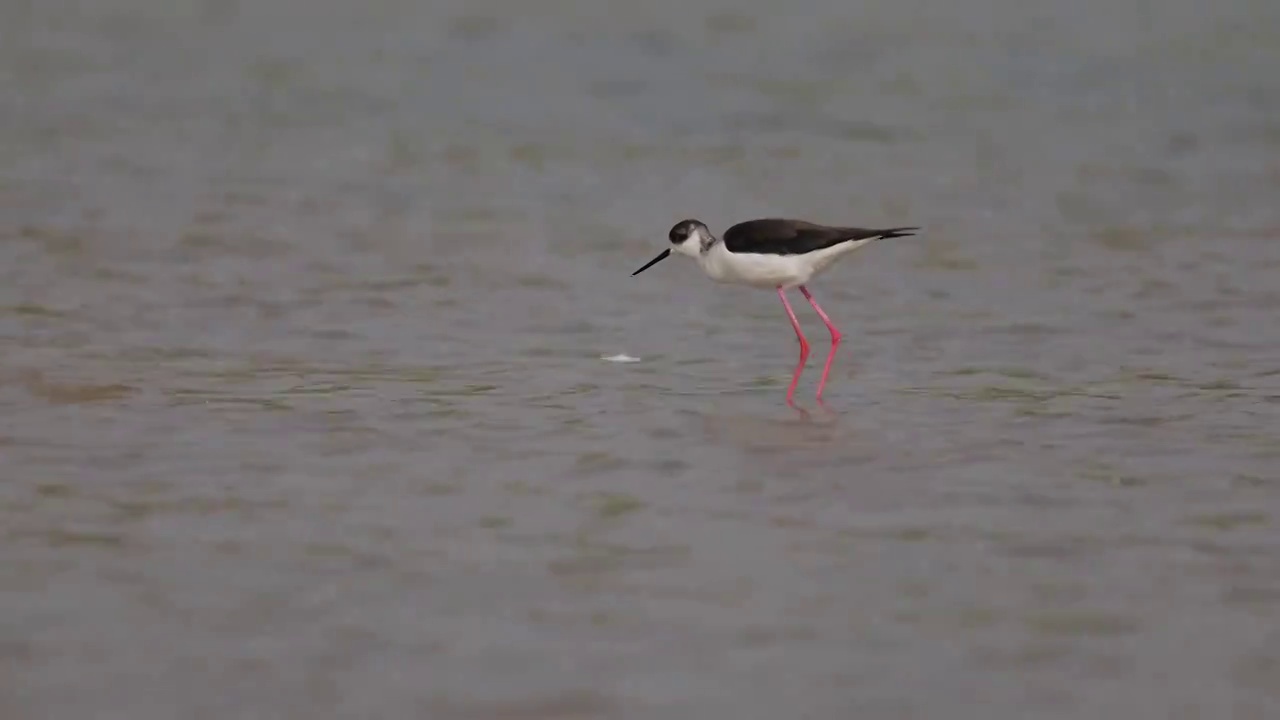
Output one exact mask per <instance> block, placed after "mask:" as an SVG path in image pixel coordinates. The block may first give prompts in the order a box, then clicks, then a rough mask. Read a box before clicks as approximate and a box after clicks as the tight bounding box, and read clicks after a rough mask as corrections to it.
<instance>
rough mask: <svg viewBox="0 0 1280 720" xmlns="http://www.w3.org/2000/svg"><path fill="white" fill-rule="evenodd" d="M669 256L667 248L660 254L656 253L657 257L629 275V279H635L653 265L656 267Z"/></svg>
mask: <svg viewBox="0 0 1280 720" xmlns="http://www.w3.org/2000/svg"><path fill="white" fill-rule="evenodd" d="M670 254H671V248H667V249H666V250H663V251H662V252H660V253H658V257H656V258H654V259H652V260H650V261H649V262H647V263H645V264H644V267H642V268H640V269H639V270H637V271H635V272H633V273H631V277H635V276H637V275H639V274H640V273H642V272H644V271H645V270H648V269H649V268H651V267H653V266H654V265H657V264H658V263H659V262H661V261H663V260H665V259H667V256H668V255H670Z"/></svg>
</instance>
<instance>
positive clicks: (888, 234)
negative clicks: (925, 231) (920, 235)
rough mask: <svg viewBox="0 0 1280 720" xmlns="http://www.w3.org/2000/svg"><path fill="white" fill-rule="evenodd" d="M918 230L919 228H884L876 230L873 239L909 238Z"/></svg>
mask: <svg viewBox="0 0 1280 720" xmlns="http://www.w3.org/2000/svg"><path fill="white" fill-rule="evenodd" d="M919 229H920V228H918V227H897V228H886V229H884V230H877V231H876V236H875V237H876V239H877V240H888V239H889V238H896V237H911V236H912V235H915V234H916V231H917V230H919Z"/></svg>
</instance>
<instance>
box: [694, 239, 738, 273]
mask: <svg viewBox="0 0 1280 720" xmlns="http://www.w3.org/2000/svg"><path fill="white" fill-rule="evenodd" d="M729 260H730V257H729V251H728V250H725V247H724V243H723V242H720V241H719V240H717V241H715V242H713V243H711V244H710V246H708V247H707V249H705V250H703V251H702V252H700V253H698V265H699V266H700V267H701V268H702V272H704V273H706V274H707V277H709V278H711V279H712V280H726V279H728V275H729Z"/></svg>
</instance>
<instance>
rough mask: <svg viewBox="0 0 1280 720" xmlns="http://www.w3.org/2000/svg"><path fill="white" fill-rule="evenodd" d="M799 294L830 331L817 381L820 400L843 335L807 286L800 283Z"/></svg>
mask: <svg viewBox="0 0 1280 720" xmlns="http://www.w3.org/2000/svg"><path fill="white" fill-rule="evenodd" d="M800 294H802V295H804V299H805V300H808V301H809V304H810V305H812V306H813V309H814V310H816V311H817V313H818V317H820V318H822V322H824V323H826V324H827V329H828V330H830V331H831V354H830V355H828V356H827V364H826V365H824V366H823V368H822V379H821V380H819V381H818V400H821V399H822V389H823V388H824V387H826V385H827V375H828V374H829V373H830V372H831V362H832V361H833V360H835V359H836V348H838V347H839V346H840V339H841V338H843V337H844V336H843V335H841V334H840V328H838V327H836V325H835V323H833V322H831V318H829V317H827V314H826V313H825V312H823V311H822V308H821V307H819V306H818V301H817V300H814V299H813V296H812V295H810V294H809V288H807V287H805V286H803V285H801V286H800Z"/></svg>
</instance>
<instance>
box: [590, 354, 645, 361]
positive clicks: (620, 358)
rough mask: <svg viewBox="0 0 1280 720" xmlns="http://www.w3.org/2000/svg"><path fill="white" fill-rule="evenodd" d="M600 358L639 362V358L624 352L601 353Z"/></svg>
mask: <svg viewBox="0 0 1280 720" xmlns="http://www.w3.org/2000/svg"><path fill="white" fill-rule="evenodd" d="M600 359H601V360H604V361H605V362H615V363H637V362H640V358H638V357H631V356H630V355H625V354H620V355H601V356H600Z"/></svg>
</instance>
